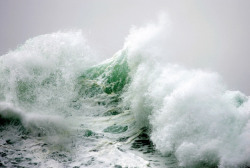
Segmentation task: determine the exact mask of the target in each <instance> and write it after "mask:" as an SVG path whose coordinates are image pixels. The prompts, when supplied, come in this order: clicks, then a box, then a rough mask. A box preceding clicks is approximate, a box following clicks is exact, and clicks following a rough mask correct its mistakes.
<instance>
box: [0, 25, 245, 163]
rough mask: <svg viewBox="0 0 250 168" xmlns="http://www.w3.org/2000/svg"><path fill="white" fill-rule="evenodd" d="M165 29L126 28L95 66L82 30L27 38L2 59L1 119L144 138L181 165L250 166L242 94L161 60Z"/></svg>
mask: <svg viewBox="0 0 250 168" xmlns="http://www.w3.org/2000/svg"><path fill="white" fill-rule="evenodd" d="M166 27H168V25H167V23H166V22H164V21H162V20H160V21H159V23H158V24H149V25H147V26H145V27H142V28H133V29H132V30H131V33H130V35H129V36H128V37H127V39H126V41H125V44H124V46H123V48H122V49H121V50H120V51H118V52H117V53H116V54H115V55H114V56H113V57H112V58H111V59H108V60H106V61H103V62H101V63H99V62H100V61H102V60H101V58H99V57H98V56H97V55H96V54H95V53H94V52H93V51H92V50H91V48H90V47H89V46H88V45H87V42H86V40H85V39H84V38H83V36H82V34H81V32H79V31H77V32H58V33H53V34H47V35H42V36H38V37H35V38H33V39H31V40H28V41H27V42H26V43H25V44H24V45H22V46H20V47H19V48H18V49H17V50H15V51H11V52H9V53H8V54H6V55H4V56H2V57H0V75H1V79H0V102H1V104H0V117H1V119H0V120H1V121H3V120H17V121H18V122H19V123H21V125H22V126H23V127H24V128H25V129H27V130H35V131H33V132H39V131H37V130H39V129H35V128H40V130H41V129H42V130H46V132H47V133H46V135H51V134H52V132H53V134H56V135H58V136H59V135H60V136H62V135H64V134H65V132H64V131H65V130H67V132H71V135H74V133H76V132H78V131H79V130H84V131H85V137H90V136H95V137H96V138H97V139H98V138H101V137H103V136H104V137H107V138H109V139H114V141H119V142H123V143H126V144H127V143H131V142H133V141H134V139H135V138H136V137H138V136H139V135H142V134H143V133H146V134H147V136H144V137H148V138H150V141H152V143H153V146H154V147H155V149H156V150H158V151H160V152H161V153H162V154H163V155H164V156H166V159H167V158H168V157H167V156H168V155H174V156H175V157H176V159H177V164H178V165H179V166H184V167H216V166H218V167H239V166H250V159H249V156H250V141H249V138H250V112H249V109H250V101H249V97H248V96H246V95H244V94H243V93H241V92H239V91H229V90H228V89H227V88H226V86H225V84H224V83H223V81H222V79H221V77H220V76H219V75H218V74H217V73H214V72H205V71H202V70H189V69H186V68H183V67H181V66H179V65H175V64H171V63H165V62H164V63H162V61H161V57H164V56H165V55H164V53H161V52H160V49H159V48H157V46H158V44H159V43H160V42H161V40H162V38H163V37H165V29H166ZM1 123H2V122H1ZM52 128H55V129H52ZM62 128H63V129H62ZM55 130H57V131H55ZM58 130H61V131H58ZM62 130H63V131H62ZM145 130H146V131H145ZM44 136H45V134H44ZM148 143H150V142H148ZM151 147H152V145H151ZM107 148H108V147H107ZM99 150H100V149H99ZM151 152H152V151H151ZM131 158H132V156H131ZM131 158H130V159H131ZM139 160H140V159H139ZM122 164H124V166H126V164H125V163H124V162H123V163H120V165H122ZM135 164H137V162H136V163H135ZM145 164H146V165H147V164H148V163H145ZM138 165H140V163H138Z"/></svg>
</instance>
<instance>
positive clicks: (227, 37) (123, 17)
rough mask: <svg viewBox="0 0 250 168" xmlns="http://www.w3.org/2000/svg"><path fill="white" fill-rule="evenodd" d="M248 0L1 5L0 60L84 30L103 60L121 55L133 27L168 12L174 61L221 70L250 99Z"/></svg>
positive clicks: (4, 0) (59, 0) (70, 0)
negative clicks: (36, 41) (28, 45)
mask: <svg viewBox="0 0 250 168" xmlns="http://www.w3.org/2000/svg"><path fill="white" fill-rule="evenodd" d="M249 9H250V1H249V0H234V1H232V0H171V1H170V0H81V1H80V0H67V1H66V0H40V1H38V0H22V1H20V0H1V1H0V26H1V28H0V55H3V54H4V53H6V52H7V51H9V50H13V49H15V48H16V47H17V45H20V44H22V43H24V42H25V41H26V40H27V39H29V38H32V37H34V36H37V35H41V34H46V33H52V32H56V31H59V30H72V29H81V30H82V31H83V33H84V34H85V36H86V37H87V39H88V41H89V43H90V46H91V47H92V48H94V49H96V50H97V51H98V52H99V53H100V54H102V55H103V56H104V57H110V56H112V55H113V54H114V53H115V52H116V51H117V50H119V49H120V48H121V47H122V45H123V42H124V39H125V37H126V36H127V35H128V32H129V29H130V27H131V26H132V25H136V26H143V25H145V24H146V23H148V22H149V21H154V20H156V18H157V15H158V13H159V12H161V11H163V12H165V13H166V14H167V15H168V16H169V18H170V20H171V22H172V28H173V31H172V32H171V35H170V37H169V39H168V40H167V41H166V42H165V43H164V44H163V45H165V50H166V51H165V52H166V57H167V59H169V61H171V62H176V63H179V64H182V65H184V66H186V67H191V68H202V69H208V70H212V71H217V72H219V73H220V74H221V76H222V77H223V79H224V80H225V81H226V83H227V84H228V86H229V88H231V89H233V90H240V91H243V92H245V93H246V94H248V95H250V86H249V84H250V78H249V77H250V71H249V62H250V19H249V14H250V10H249Z"/></svg>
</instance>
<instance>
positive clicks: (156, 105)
mask: <svg viewBox="0 0 250 168" xmlns="http://www.w3.org/2000/svg"><path fill="white" fill-rule="evenodd" d="M150 31H153V32H150ZM162 31H163V29H162V25H161V24H156V25H154V26H149V27H146V28H141V29H138V30H137V31H132V35H130V36H129V38H128V39H127V40H128V41H127V42H126V44H128V45H127V47H128V48H127V50H128V51H131V52H128V65H129V67H130V69H131V71H132V72H133V73H132V80H131V84H130V86H129V88H128V91H127V92H126V93H125V94H124V100H125V102H127V103H128V104H129V106H130V108H131V111H132V112H133V114H134V116H135V118H136V120H137V124H138V125H139V126H140V127H149V128H150V129H151V130H152V132H151V140H152V141H153V143H154V144H155V146H156V148H157V149H158V150H159V151H161V152H162V153H163V154H166V155H168V154H174V155H175V156H176V158H177V160H178V161H179V165H180V166H185V167H200V166H202V165H203V166H207V167H213V166H219V167H238V166H246V165H248V166H249V165H250V159H249V156H250V150H249V149H250V148H249V147H250V143H249V141H248V140H249V139H250V137H249V132H250V129H249V124H250V113H249V109H250V108H249V97H248V96H245V95H244V94H243V93H241V92H239V91H229V90H227V87H226V86H225V84H224V83H223V81H222V80H221V78H220V76H219V75H218V74H216V73H214V72H205V71H202V70H188V69H185V68H182V67H180V66H178V65H172V64H165V65H162V64H160V63H159V62H158V59H157V58H158V57H159V55H158V54H159V53H158V52H157V53H156V55H157V57H155V58H154V55H155V54H154V50H151V51H150V52H146V53H145V52H144V51H145V50H146V51H147V50H150V49H152V47H150V46H151V45H155V41H157V40H152V39H154V38H156V39H157V38H158V37H159V35H161V33H162ZM133 35H135V36H133ZM130 38H131V41H129V40H130ZM138 39H140V40H138ZM147 40H148V41H147ZM151 40H152V41H153V42H152V43H150V42H151ZM145 41H146V42H145ZM162 56H163V57H164V56H165V55H164V53H162ZM151 57H153V59H152V58H151Z"/></svg>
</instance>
